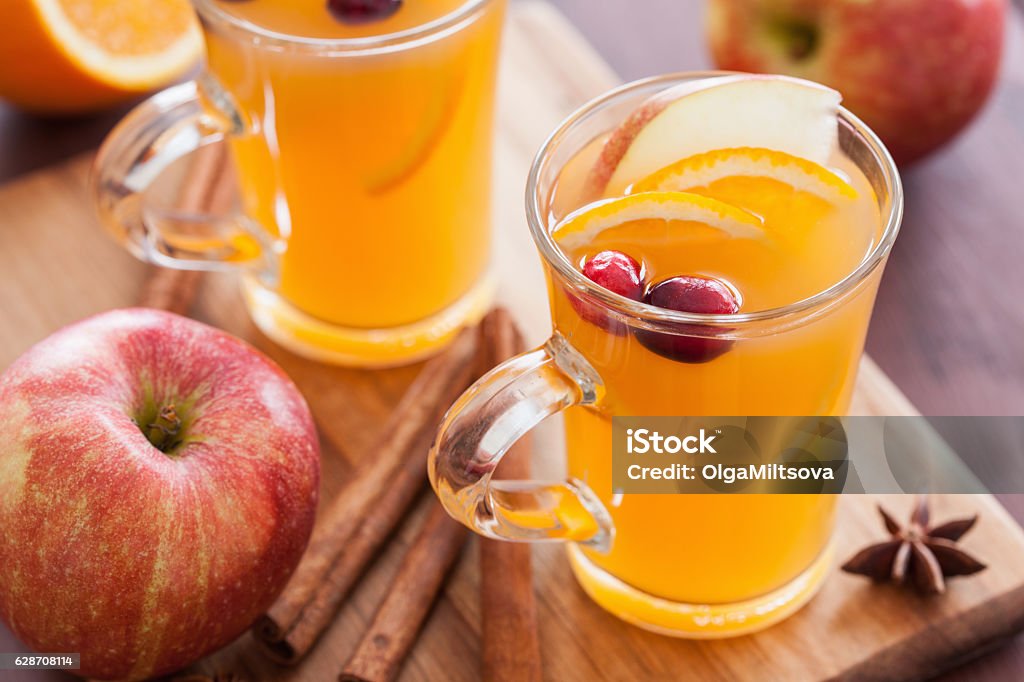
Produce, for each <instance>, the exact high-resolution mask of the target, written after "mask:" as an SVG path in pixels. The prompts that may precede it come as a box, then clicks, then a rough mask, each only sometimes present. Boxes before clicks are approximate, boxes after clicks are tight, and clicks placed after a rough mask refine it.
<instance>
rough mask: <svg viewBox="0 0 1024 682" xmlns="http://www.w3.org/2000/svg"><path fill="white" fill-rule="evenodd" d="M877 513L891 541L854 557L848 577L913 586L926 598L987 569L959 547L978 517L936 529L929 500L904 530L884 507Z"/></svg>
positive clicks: (921, 500) (847, 567) (918, 507)
mask: <svg viewBox="0 0 1024 682" xmlns="http://www.w3.org/2000/svg"><path fill="white" fill-rule="evenodd" d="M878 511H879V513H880V514H881V515H882V520H883V521H885V528H886V530H888V531H889V533H890V534H891V535H892V538H891V539H889V540H886V541H885V542H880V543H878V544H875V545H871V546H870V547H867V548H865V549H862V550H861V551H860V552H858V553H857V554H855V555H854V556H853V557H852V558H851V559H850V560H849V561H847V562H846V563H845V564H843V570H844V571H846V572H847V573H856V574H858V575H866V576H867V577H869V578H871V579H872V580H874V581H876V582H886V581H890V580H891V581H892V582H894V583H897V584H900V585H903V584H907V583H908V582H912V583H913V585H914V587H916V588H917V590H918V591H919V592H921V593H923V594H941V593H943V592H945V591H946V578H949V577H953V576H957V575H971V574H972V573H977V572H978V571H982V570H984V569H985V564H983V563H981V562H980V561H978V560H977V559H975V558H974V557H972V556H971V555H970V554H968V553H967V552H965V551H963V550H962V549H960V548H959V547H957V545H956V541H957V540H959V539H960V538H961V537H963V535H964V533H966V532H967V531H969V530H970V529H971V528H972V527H973V526H974V524H975V523H976V522H977V521H978V516H977V514H975V515H974V516H972V517H970V518H966V519H957V520H955V521H948V522H946V523H943V524H942V525H939V526H935V527H934V528H933V527H930V526H929V525H928V523H929V516H930V514H929V511H928V498H927V497H921V498H919V499H918V501H917V504H916V505H915V506H914V511H913V512H912V513H911V515H910V523H909V525H907V526H906V527H905V528H904V527H902V526H900V524H899V523H897V522H896V520H895V519H894V518H893V517H892V515H891V514H890V513H889V512H887V511H886V510H885V509H883V508H882V507H881V506H879V507H878Z"/></svg>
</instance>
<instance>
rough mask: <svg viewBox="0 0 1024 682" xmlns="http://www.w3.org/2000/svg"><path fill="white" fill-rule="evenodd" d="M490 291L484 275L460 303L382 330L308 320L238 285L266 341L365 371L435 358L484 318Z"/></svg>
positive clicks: (250, 285) (247, 282)
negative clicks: (361, 368) (457, 335)
mask: <svg viewBox="0 0 1024 682" xmlns="http://www.w3.org/2000/svg"><path fill="white" fill-rule="evenodd" d="M494 292H495V283H494V277H493V275H492V274H490V273H488V274H487V275H485V276H484V277H482V278H481V279H480V281H479V282H478V283H477V284H476V285H475V286H474V287H473V288H472V289H471V290H470V291H469V292H468V293H466V294H465V295H464V296H463V297H462V298H460V299H459V300H457V301H456V302H455V303H453V304H451V305H450V306H448V307H447V308H445V309H444V310H442V311H440V312H438V313H435V314H434V315H431V316H430V317H428V318H426V319H424V320H420V321H418V322H414V323H412V324H407V325H402V326H400V327H390V328H387V329H360V328H353V327H343V326H340V325H335V324H331V323H329V322H325V321H323V320H320V319H318V318H316V317H313V316H312V315H309V314H307V313H305V312H303V311H301V310H299V309H298V308H296V307H295V306H294V305H292V304H291V303H289V302H288V301H287V300H285V299H284V298H282V297H281V296H280V295H279V294H278V293H277V292H275V291H272V290H270V289H268V288H266V287H264V286H263V285H261V284H260V283H259V282H258V281H257V280H256V278H254V277H246V278H244V279H243V280H242V294H243V296H244V298H245V303H246V307H248V309H249V313H250V315H252V319H253V321H254V322H255V323H256V326H257V327H259V329H260V331H262V332H263V333H264V334H266V335H267V337H268V338H270V339H271V340H272V341H274V342H275V343H277V344H279V345H281V346H283V347H284V348H287V349H288V350H290V351H292V352H293V353H295V354H297V355H301V356H302V357H305V358H309V359H310V360H315V361H317V362H326V363H330V364H335V365H345V366H349V367H367V368H385V367H395V366H399V365H407V364H411V363H413V362H417V361H418V360H423V359H425V358H427V357H429V356H431V355H433V354H435V353H437V352H438V351H440V350H441V349H442V348H444V347H445V346H446V345H447V344H448V343H449V342H451V340H452V339H454V338H455V335H456V334H457V333H458V331H459V330H460V329H461V328H462V327H464V326H466V325H471V324H475V323H476V322H478V321H479V320H480V318H482V317H483V316H484V314H485V313H486V312H487V309H488V308H489V307H490V306H491V303H492V302H493V300H494Z"/></svg>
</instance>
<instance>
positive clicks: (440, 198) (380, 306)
mask: <svg viewBox="0 0 1024 682" xmlns="http://www.w3.org/2000/svg"><path fill="white" fill-rule="evenodd" d="M194 5H195V8H196V10H197V12H198V14H199V17H200V19H201V21H202V26H203V32H204V35H205V38H206V46H207V64H206V66H205V68H204V70H203V72H202V73H201V74H200V76H199V77H198V79H197V80H196V82H194V83H186V84H183V85H179V86H176V87H173V88H171V89H169V90H166V91H164V92H162V93H159V94H158V95H156V96H155V97H153V98H152V99H151V100H149V101H148V102H146V103H144V104H142V105H141V106H139V107H138V108H137V109H135V110H134V111H133V112H131V113H130V114H129V115H128V116H127V117H126V118H125V119H124V121H122V122H121V123H120V125H118V127H117V128H115V129H114V131H113V132H112V133H111V134H110V136H109V137H108V139H107V140H106V142H105V143H104V145H103V147H102V148H101V150H100V153H99V155H98V157H97V160H96V165H95V170H94V173H93V185H94V194H95V198H96V203H97V206H98V208H99V213H100V216H101V218H102V221H103V223H104V225H105V226H106V227H107V228H108V229H109V230H110V231H111V232H112V233H113V234H114V235H115V236H116V238H117V239H118V240H119V241H120V242H121V243H122V244H124V245H125V246H126V247H127V248H128V249H129V250H130V251H131V252H132V253H133V254H135V255H136V256H138V257H139V258H141V259H143V260H146V261H150V262H152V263H155V264H157V265H162V266H166V267H171V268H182V269H190V270H216V271H231V272H236V273H240V274H241V275H242V279H243V294H244V296H245V302H246V305H247V307H248V308H249V311H250V313H251V315H252V317H253V319H254V321H255V322H256V324H257V326H259V327H260V328H261V329H262V330H263V331H264V333H266V334H267V335H268V336H270V337H271V338H272V339H274V340H275V341H277V342H278V343H280V344H281V345H283V346H285V347H287V348H289V349H291V350H293V351H295V352H298V353H300V354H302V355H305V356H308V357H312V358H314V359H318V360H323V361H327V362H335V363H340V364H349V365H358V366H387V365H396V364H404V363H408V362H413V361H415V360H417V359H419V358H421V357H424V356H426V355H429V354H431V353H433V352H436V351H437V350H439V349H440V348H441V347H443V346H444V345H445V344H446V343H447V342H448V341H449V340H451V339H452V338H454V335H455V333H456V332H457V331H458V329H459V328H460V327H461V326H462V325H464V324H466V323H469V322H472V321H473V320H474V319H476V318H478V317H480V316H481V315H482V314H483V312H484V311H485V309H486V308H487V306H488V305H489V302H490V299H491V294H492V289H493V286H492V282H491V278H490V276H489V260H490V192H491V183H490V177H491V174H490V170H491V140H492V128H493V125H492V121H493V100H494V85H495V74H496V68H497V49H498V42H499V36H500V33H501V24H502V18H503V14H504V6H505V2H504V0H465V1H464V2H459V1H458V0H451V8H452V9H451V10H450V11H449V12H448V13H447V14H443V15H442V16H439V17H437V18H435V19H433V20H430V21H427V22H426V23H423V24H422V25H417V26H411V27H409V28H407V29H404V30H400V31H398V32H394V33H390V34H384V35H362V34H360V37H342V38H338V37H326V38H325V37H316V36H311V35H292V34H288V33H283V32H281V31H277V30H274V29H273V27H269V28H268V27H267V26H265V25H263V24H257V23H255V22H254V21H249V20H247V18H246V16H245V15H244V13H243V12H244V11H247V10H248V9H250V8H254V7H255V6H256V5H259V3H232V2H224V1H219V0H195V1H194ZM440 6H442V5H441V4H439V5H438V7H440ZM268 7H269V6H268ZM316 8H317V9H322V14H323V17H322V21H323V22H327V24H328V25H330V24H333V23H336V21H335V19H333V18H332V17H331V16H330V14H329V12H328V9H327V5H326V3H323V5H322V6H321V5H316ZM299 9H301V8H297V9H296V10H295V11H299ZM307 9H309V8H307ZM400 11H401V10H400ZM396 16H398V15H396ZM366 26H367V27H365V28H360V30H361V31H366V30H370V29H369V28H368V27H370V26H371V25H366ZM342 29H343V27H341V26H340V25H339V26H333V27H331V30H332V31H341V30H342ZM353 30H354V29H353ZM331 35H333V34H331ZM222 143H223V144H226V145H227V147H228V148H229V149H230V152H231V158H232V159H233V160H234V166H235V172H236V175H237V177H238V189H239V192H238V201H237V206H236V209H235V210H233V211H229V212H226V213H225V214H223V215H197V214H195V213H194V212H193V211H192V210H191V209H192V207H187V208H188V209H190V210H182V208H181V207H178V206H176V205H175V204H174V203H173V201H172V200H168V195H170V194H171V193H172V188H169V187H168V185H170V184H171V183H169V182H168V180H169V179H170V178H171V177H173V176H178V177H179V178H180V175H181V173H180V172H178V173H176V174H175V173H166V174H165V171H166V170H168V169H169V168H172V167H173V168H176V169H178V170H179V171H180V165H179V164H178V163H177V162H178V161H179V159H182V158H183V157H186V156H188V155H189V154H191V152H193V151H195V150H197V149H199V148H201V147H206V146H209V145H216V144H222ZM183 182H184V183H185V185H186V190H185V191H183V192H181V194H189V193H192V194H194V193H195V192H194V189H195V188H194V187H187V186H188V184H189V183H190V182H191V183H198V182H209V179H208V178H207V179H205V180H201V179H198V178H196V177H194V176H188V175H187V174H186V177H185V179H184V180H183ZM179 184H180V183H179Z"/></svg>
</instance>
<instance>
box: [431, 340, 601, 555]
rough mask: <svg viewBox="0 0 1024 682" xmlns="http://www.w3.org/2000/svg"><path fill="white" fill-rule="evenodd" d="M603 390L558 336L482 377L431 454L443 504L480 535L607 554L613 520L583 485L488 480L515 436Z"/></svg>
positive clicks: (434, 480) (448, 422)
mask: <svg viewBox="0 0 1024 682" xmlns="http://www.w3.org/2000/svg"><path fill="white" fill-rule="evenodd" d="M601 390H602V387H601V383H600V378H599V377H598V376H597V374H596V372H594V370H593V368H592V367H590V365H589V363H587V361H586V360H585V359H583V358H582V357H581V356H580V355H579V353H577V352H576V350H575V349H573V348H572V347H571V346H570V345H569V343H568V342H567V341H566V340H565V339H564V338H562V337H561V336H559V335H558V334H555V335H554V336H553V337H552V338H551V339H549V340H548V342H547V343H545V344H544V345H543V346H541V347H540V348H538V349H536V350H532V351H529V352H527V353H523V354H522V355H518V356H516V357H514V358H512V359H510V360H508V361H507V362H505V363H503V364H501V365H499V366H498V367H496V368H494V369H493V370H491V371H490V372H488V373H487V374H486V375H484V376H483V377H482V378H481V379H480V380H479V381H477V382H476V383H475V384H474V385H473V386H471V387H470V388H469V390H467V391H466V392H465V393H464V394H463V395H462V397H460V398H459V399H458V400H457V401H456V402H455V404H454V405H453V406H452V407H451V409H450V410H449V411H448V414H447V415H445V418H444V420H443V421H442V423H441V427H440V430H439V431H438V434H437V438H436V439H435V441H434V446H433V448H431V451H430V455H429V459H428V463H427V471H428V473H429V475H430V483H431V485H432V486H433V487H434V490H435V492H436V493H437V496H438V498H439V499H440V500H441V504H442V505H444V507H445V509H446V510H447V511H448V513H449V514H451V515H452V516H453V517H454V518H455V519H456V520H458V521H460V522H461V523H463V524H464V525H466V526H468V527H469V528H470V529H471V530H473V531H475V532H477V533H479V534H481V535H484V536H486V537H490V538H494V539H498V540H514V541H545V540H548V541H572V542H578V543H580V544H581V545H584V546H587V547H591V548H594V549H596V550H598V551H602V552H606V551H608V550H609V549H610V548H611V543H612V539H613V537H614V533H615V528H614V526H613V525H612V520H611V516H610V515H609V513H608V510H607V509H606V508H605V506H604V504H603V503H602V502H601V500H600V499H599V498H598V497H597V495H596V494H595V493H594V492H593V491H592V490H591V489H590V488H589V487H588V486H587V485H586V484H585V483H583V482H582V481H579V480H577V479H573V478H569V479H566V480H565V481H557V482H543V481H511V480H492V475H493V474H494V471H495V469H496V468H497V466H498V463H499V462H500V461H501V458H502V457H504V456H505V453H507V452H508V451H509V449H510V448H511V447H512V445H514V444H515V442H516V441H517V440H519V438H521V437H522V436H523V435H525V434H526V433H527V432H528V431H530V430H531V429H533V428H534V427H535V426H536V425H537V424H539V423H540V422H541V421H543V420H544V419H545V418H546V417H549V416H551V415H553V414H556V413H558V412H561V411H562V410H565V409H566V408H568V407H572V406H574V405H590V404H594V403H596V402H597V401H598V399H599V397H600V396H599V393H600V391H601Z"/></svg>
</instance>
